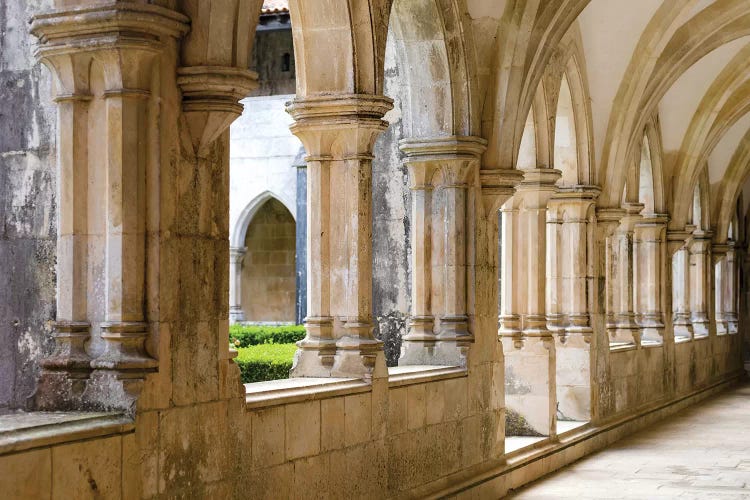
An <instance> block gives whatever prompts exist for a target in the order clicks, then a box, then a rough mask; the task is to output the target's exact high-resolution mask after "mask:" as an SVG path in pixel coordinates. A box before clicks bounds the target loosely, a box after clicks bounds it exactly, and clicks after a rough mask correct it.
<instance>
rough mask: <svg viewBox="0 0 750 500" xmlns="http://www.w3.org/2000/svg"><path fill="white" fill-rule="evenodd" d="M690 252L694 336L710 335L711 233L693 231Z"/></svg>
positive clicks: (691, 308) (691, 306) (689, 246)
mask: <svg viewBox="0 0 750 500" xmlns="http://www.w3.org/2000/svg"><path fill="white" fill-rule="evenodd" d="M688 250H689V252H690V271H691V272H690V310H691V315H690V319H691V322H692V324H693V337H694V338H704V337H708V336H709V324H710V320H709V316H708V301H709V293H710V286H709V283H710V281H709V279H710V275H709V273H710V272H711V270H710V263H711V234H710V233H708V232H705V231H700V230H699V231H696V232H695V233H693V239H692V240H691V242H690V243H689V245H688Z"/></svg>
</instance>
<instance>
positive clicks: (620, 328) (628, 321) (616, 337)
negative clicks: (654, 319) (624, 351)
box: [609, 313, 641, 346]
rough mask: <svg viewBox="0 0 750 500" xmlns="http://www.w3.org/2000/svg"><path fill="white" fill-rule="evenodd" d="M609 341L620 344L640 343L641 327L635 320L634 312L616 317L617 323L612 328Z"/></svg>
mask: <svg viewBox="0 0 750 500" xmlns="http://www.w3.org/2000/svg"><path fill="white" fill-rule="evenodd" d="M609 341H610V343H612V344H618V345H636V346H638V345H640V344H641V328H640V326H638V324H637V323H636V322H635V315H634V314H632V313H631V314H622V315H618V316H617V317H616V318H615V325H614V328H613V329H612V330H610V337H609Z"/></svg>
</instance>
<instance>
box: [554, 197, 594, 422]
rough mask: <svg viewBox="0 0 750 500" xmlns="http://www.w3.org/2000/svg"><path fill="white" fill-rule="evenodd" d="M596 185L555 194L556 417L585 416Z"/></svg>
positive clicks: (588, 394)
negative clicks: (560, 322)
mask: <svg viewBox="0 0 750 500" xmlns="http://www.w3.org/2000/svg"><path fill="white" fill-rule="evenodd" d="M598 194H599V188H597V187H595V186H580V187H576V188H573V189H571V190H566V191H564V192H560V193H558V194H556V195H555V197H554V199H553V200H552V202H551V203H554V204H555V205H556V207H557V210H558V211H559V212H560V214H561V218H560V222H561V228H560V230H561V238H560V246H559V252H560V257H559V266H560V281H561V283H560V311H561V313H562V315H563V316H564V318H565V328H564V330H562V331H561V332H560V334H559V335H557V336H556V338H555V357H556V360H557V373H556V382H557V418H558V420H575V421H587V420H590V418H591V367H592V363H591V361H592V360H591V355H592V350H591V340H592V339H591V337H592V333H593V329H592V327H591V315H590V310H589V291H588V282H589V278H590V277H592V276H593V274H594V270H593V264H594V263H593V258H592V254H593V241H591V238H590V235H591V233H592V232H593V231H592V230H591V224H592V218H593V214H592V212H593V208H594V203H595V201H596V198H597V196H598Z"/></svg>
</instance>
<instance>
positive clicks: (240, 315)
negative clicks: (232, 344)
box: [229, 306, 245, 324]
mask: <svg viewBox="0 0 750 500" xmlns="http://www.w3.org/2000/svg"><path fill="white" fill-rule="evenodd" d="M243 321H245V312H244V311H243V310H242V308H241V307H239V306H232V307H230V308H229V323H231V324H235V323H241V322H243Z"/></svg>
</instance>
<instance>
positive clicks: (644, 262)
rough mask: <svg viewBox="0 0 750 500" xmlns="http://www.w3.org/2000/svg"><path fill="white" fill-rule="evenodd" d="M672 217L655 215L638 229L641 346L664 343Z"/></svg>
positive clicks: (636, 237) (638, 304) (636, 235)
mask: <svg viewBox="0 0 750 500" xmlns="http://www.w3.org/2000/svg"><path fill="white" fill-rule="evenodd" d="M668 222H669V217H668V216H666V215H654V216H648V217H644V218H643V219H641V220H640V221H639V222H637V223H636V225H635V247H636V251H635V258H636V259H637V262H638V266H637V270H638V275H637V280H636V283H635V292H636V305H635V307H636V322H637V323H638V325H639V326H640V327H641V345H661V344H663V342H664V314H663V312H662V290H663V289H664V287H665V282H666V280H665V270H666V266H665V262H666V259H665V252H666V248H665V243H666V242H665V235H666V228H667V223H668Z"/></svg>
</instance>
